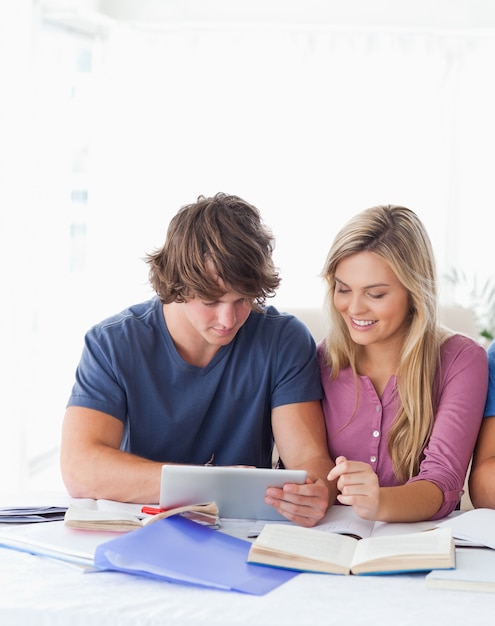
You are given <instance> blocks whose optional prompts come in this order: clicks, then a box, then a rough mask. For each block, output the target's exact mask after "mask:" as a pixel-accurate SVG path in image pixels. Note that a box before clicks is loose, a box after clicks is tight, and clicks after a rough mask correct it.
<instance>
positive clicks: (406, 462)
mask: <svg viewBox="0 0 495 626" xmlns="http://www.w3.org/2000/svg"><path fill="white" fill-rule="evenodd" d="M363 251H369V252H373V253H374V254H376V255H377V256H379V257H380V258H382V259H383V260H384V261H385V262H386V263H387V264H388V265H389V266H390V268H391V269H392V271H393V272H394V273H395V275H396V276H397V278H398V279H399V281H400V282H401V283H402V285H403V286H404V287H405V289H406V290H407V292H408V294H409V303H410V315H409V319H408V322H409V329H408V332H407V334H406V336H405V337H404V341H403V345H402V353H401V356H400V361H399V366H398V369H397V391H398V394H399V399H400V408H399V411H398V413H397V416H396V418H395V420H394V423H393V425H392V428H391V430H390V434H389V454H390V457H391V459H392V464H393V468H394V471H395V474H396V476H397V477H398V478H399V479H400V480H402V481H403V482H405V481H407V480H408V479H409V478H411V477H412V476H414V475H416V474H417V473H418V471H419V464H420V462H421V459H422V453H423V449H424V447H425V445H426V443H427V441H428V439H429V436H430V434H431V431H432V428H433V422H434V417H435V410H436V403H437V402H436V398H435V397H434V396H433V389H434V379H435V376H436V374H437V370H438V367H439V355H440V345H441V343H442V341H443V340H444V339H445V331H444V330H442V328H441V326H440V325H439V324H438V322H437V289H436V272H435V261H434V255H433V250H432V246H431V242H430V239H429V237H428V234H427V232H426V230H425V227H424V225H423V224H422V222H421V221H420V219H419V218H418V217H417V215H416V214H415V213H414V212H413V211H411V210H410V209H407V208H405V207H401V206H393V205H389V206H376V207H373V208H370V209H367V210H365V211H363V212H361V213H359V214H358V215H356V216H355V217H354V218H352V219H351V220H350V221H349V222H348V223H347V224H346V225H345V226H344V228H343V229H342V230H341V231H340V232H339V233H338V235H337V236H336V238H335V240H334V242H333V244H332V247H331V249H330V251H329V253H328V256H327V259H326V262H325V267H324V270H323V276H324V277H325V279H326V280H327V283H328V295H327V298H328V309H329V311H330V318H331V319H330V328H329V332H328V336H327V341H326V357H327V362H328V365H329V367H331V370H332V377H333V378H336V377H337V376H338V374H339V372H340V371H341V370H342V369H343V368H345V367H351V368H352V370H353V372H354V375H355V377H356V384H357V369H356V345H355V344H354V342H353V341H352V339H351V336H350V334H349V331H348V328H347V326H346V324H345V322H344V320H343V318H342V316H341V315H340V313H339V312H338V311H337V310H336V308H335V306H334V303H333V294H334V290H335V271H336V267H337V265H338V264H339V262H340V261H341V260H342V259H344V258H346V257H348V256H349V255H352V254H356V253H358V252H363ZM356 388H357V387H356Z"/></svg>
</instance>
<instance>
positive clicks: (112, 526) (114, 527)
mask: <svg viewBox="0 0 495 626" xmlns="http://www.w3.org/2000/svg"><path fill="white" fill-rule="evenodd" d="M146 511H153V507H149V506H143V505H142V504H131V503H125V502H115V501H113V500H103V499H101V500H92V499H91V498H78V499H74V500H72V501H71V502H70V504H69V507H68V509H67V512H66V513H65V518H64V523H65V525H66V526H69V527H70V528H79V529H82V530H107V531H112V532H127V531H130V530H134V529H136V528H140V527H141V526H145V525H146V524H149V523H151V522H156V521H157V520H159V519H162V518H164V517H170V516H171V515H176V514H179V513H180V514H182V515H183V516H184V517H188V518H189V519H192V520H193V521H195V522H198V523H200V524H204V525H206V526H212V527H217V526H218V507H217V506H216V504H215V503H214V502H208V503H205V504H191V505H187V506H181V507H176V508H174V509H168V510H166V511H162V510H160V509H155V511H154V512H153V513H147V512H146Z"/></svg>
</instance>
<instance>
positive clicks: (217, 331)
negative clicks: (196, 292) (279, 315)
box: [182, 279, 252, 348]
mask: <svg viewBox="0 0 495 626" xmlns="http://www.w3.org/2000/svg"><path fill="white" fill-rule="evenodd" d="M218 283H219V285H220V286H222V285H223V282H222V280H221V279H218ZM223 286H224V285H223ZM251 304H252V303H251V302H250V301H249V300H248V299H246V298H245V297H244V296H241V295H240V294H238V293H235V292H233V291H227V290H226V291H225V293H224V294H223V295H222V296H221V297H220V298H217V299H215V300H205V299H203V298H200V297H199V296H196V297H194V298H191V299H190V300H188V301H187V302H185V303H184V304H183V305H182V306H183V307H184V314H185V318H186V320H187V322H188V323H189V325H190V327H192V329H193V330H194V331H196V333H198V335H200V336H201V337H202V339H203V340H204V341H205V342H206V343H207V344H209V345H211V346H216V347H218V348H220V347H221V346H225V345H227V344H229V343H230V342H231V341H232V339H233V338H234V337H235V335H236V334H237V331H238V330H239V329H240V328H241V326H242V325H243V324H244V322H245V321H246V320H247V318H248V317H249V314H250V313H251V310H252V307H251Z"/></svg>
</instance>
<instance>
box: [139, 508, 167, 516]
mask: <svg viewBox="0 0 495 626" xmlns="http://www.w3.org/2000/svg"><path fill="white" fill-rule="evenodd" d="M165 510H166V509H161V508H160V507H157V506H143V508H142V509H141V513H146V515H158V513H163V512H164V511H165Z"/></svg>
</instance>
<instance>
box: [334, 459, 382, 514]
mask: <svg viewBox="0 0 495 626" xmlns="http://www.w3.org/2000/svg"><path fill="white" fill-rule="evenodd" d="M328 480H336V481H337V489H338V490H339V492H340V493H339V494H338V495H337V500H338V501H339V502H340V503H341V504H347V505H349V506H352V507H353V509H354V510H355V512H356V514H357V515H359V517H362V518H363V519H370V520H376V519H378V512H379V508H380V484H379V482H378V476H377V475H376V474H375V472H374V471H373V469H372V468H371V466H370V465H368V463H363V462H361V461H348V460H347V459H346V457H345V456H339V457H337V459H336V460H335V467H334V468H333V469H332V470H330V472H329V474H328Z"/></svg>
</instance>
